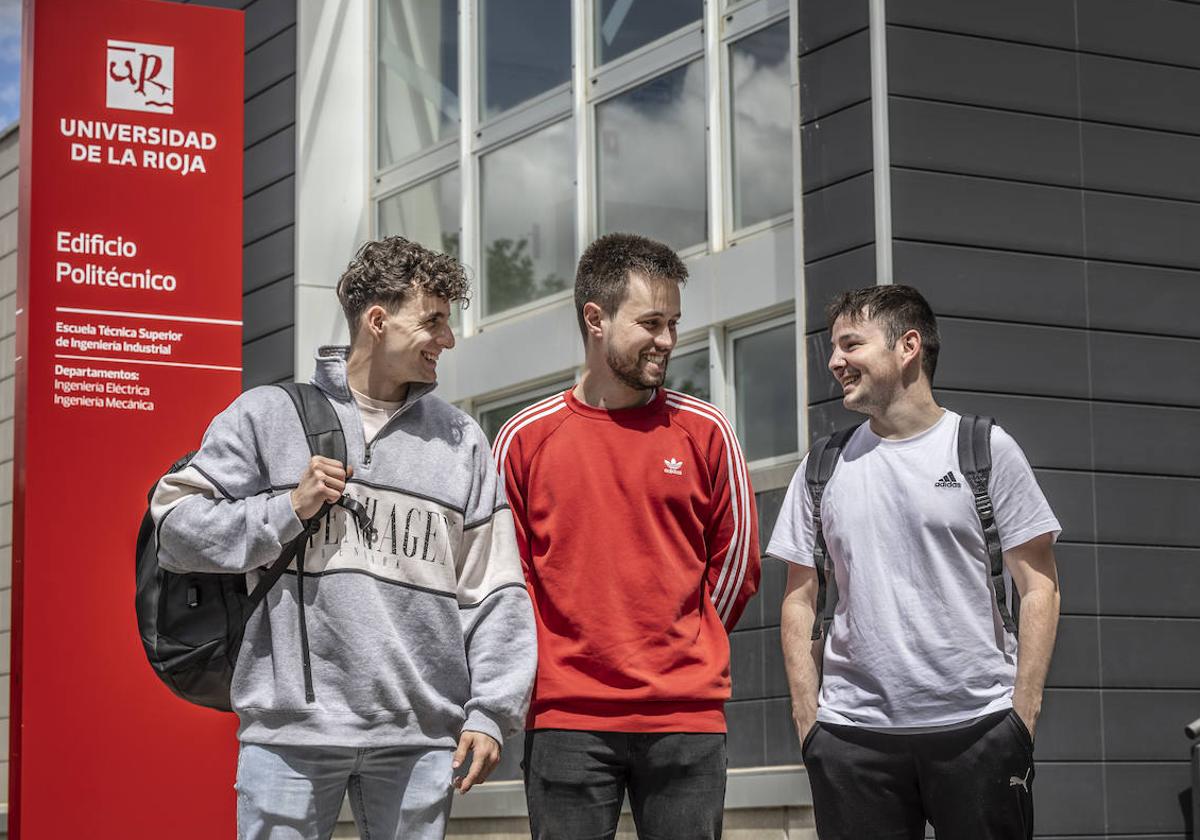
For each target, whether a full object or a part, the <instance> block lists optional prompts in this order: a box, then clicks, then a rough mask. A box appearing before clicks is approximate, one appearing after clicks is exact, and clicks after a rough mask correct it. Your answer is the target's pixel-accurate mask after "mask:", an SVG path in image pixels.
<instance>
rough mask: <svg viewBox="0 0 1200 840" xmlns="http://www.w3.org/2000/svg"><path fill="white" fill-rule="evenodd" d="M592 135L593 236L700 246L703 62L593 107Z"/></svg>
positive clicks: (703, 234) (704, 218) (703, 218)
mask: <svg viewBox="0 0 1200 840" xmlns="http://www.w3.org/2000/svg"><path fill="white" fill-rule="evenodd" d="M596 131H597V156H598V158H599V163H600V172H599V183H598V188H599V190H598V191H599V202H600V233H612V232H615V231H629V232H635V233H640V234H642V235H644V236H649V237H652V238H654V239H658V240H661V241H663V242H665V243H666V244H668V245H670V246H671V247H673V248H676V249H682V248H686V247H689V246H691V245H696V244H698V243H701V242H704V241H706V240H707V238H708V237H707V225H708V208H707V196H706V183H707V182H706V175H705V141H704V137H705V135H704V62H703V61H693V62H692V63H691V64H687V65H684V66H683V67H680V68H678V69H675V70H672V71H670V72H669V73H666V74H664V75H662V76H659V77H658V78H656V79H652V80H651V81H649V82H647V83H645V84H644V85H641V86H639V87H636V88H634V89H633V90H630V91H628V92H626V93H623V94H621V95H620V96H617V97H615V98H613V99H610V100H608V101H606V102H604V103H602V104H600V105H599V106H597V108H596ZM789 142H790V141H789ZM788 148H789V149H790V148H791V146H790V145H789V147H788Z"/></svg>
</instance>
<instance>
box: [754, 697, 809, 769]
mask: <svg viewBox="0 0 1200 840" xmlns="http://www.w3.org/2000/svg"><path fill="white" fill-rule="evenodd" d="M764 716H765V720H764V723H765V728H766V732H765V736H766V741H767V745H766V746H767V748H766V758H767V764H770V765H780V764H801V763H803V761H804V758H803V757H802V756H801V755H800V738H799V737H798V736H797V734H796V725H795V724H794V723H793V722H792V704H791V701H790V700H785V699H778V700H767V701H766V703H765V704H764Z"/></svg>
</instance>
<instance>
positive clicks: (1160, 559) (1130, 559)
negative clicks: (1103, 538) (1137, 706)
mask: <svg viewBox="0 0 1200 840" xmlns="http://www.w3.org/2000/svg"><path fill="white" fill-rule="evenodd" d="M1097 560H1098V570H1099V578H1100V608H1101V609H1102V610H1103V611H1104V613H1105V614H1107V615H1132V616H1137V615H1143V616H1145V615H1150V616H1178V617H1183V618H1200V549H1195V548H1139V547H1136V546H1100V547H1099V548H1098V549H1097ZM1196 717H1200V707H1198V708H1197V710H1196Z"/></svg>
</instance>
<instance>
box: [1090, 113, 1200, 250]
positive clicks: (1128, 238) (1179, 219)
mask: <svg viewBox="0 0 1200 840" xmlns="http://www.w3.org/2000/svg"><path fill="white" fill-rule="evenodd" d="M1197 93H1198V94H1200V90H1197ZM1083 197H1084V207H1085V209H1086V211H1087V248H1088V252H1087V253H1088V256H1089V257H1091V258H1093V259H1101V260H1117V261H1121V262H1134V263H1147V264H1150V265H1163V266H1170V267H1175V268H1200V237H1198V236H1197V235H1196V232H1197V231H1198V230H1200V204H1194V203H1192V202H1184V201H1168V200H1166V199H1157V198H1136V197H1133V196H1127V195H1112V194H1108V193H1095V192H1087V193H1084V194H1083Z"/></svg>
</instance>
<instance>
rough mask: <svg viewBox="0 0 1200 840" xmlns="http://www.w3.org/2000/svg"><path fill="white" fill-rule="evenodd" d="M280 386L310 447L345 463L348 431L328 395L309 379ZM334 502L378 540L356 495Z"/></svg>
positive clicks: (371, 538)
mask: <svg viewBox="0 0 1200 840" xmlns="http://www.w3.org/2000/svg"><path fill="white" fill-rule="evenodd" d="M278 387H280V388H282V389H283V390H284V391H286V392H287V395H288V396H289V397H291V398H292V403H293V404H294V405H295V406H296V414H298V415H299V416H300V423H301V425H303V426H304V435H305V437H306V438H307V439H308V451H309V452H311V453H312V454H313V455H320V456H322V457H324V458H329V459H330V460H333V461H337V462H338V463H339V464H345V463H346V462H347V459H348V456H347V454H346V434H345V432H344V431H343V430H342V421H341V420H340V419H338V416H337V412H336V411H334V410H333V406H332V405H330V403H329V398H328V397H326V396H325V394H324V393H323V392H322V391H321V389H320V388H318V387H317V386H316V385H312V384H310V383H308V382H281V383H279V386H278ZM335 504H338V505H341V506H342V507H344V508H345V509H346V510H348V511H349V512H350V514H351V515H352V516H353V517H354V520H355V522H356V523H357V525H358V527H359V529H360V530H361V531H362V532H363V537H364V539H365V540H366V541H367V544H368V545H370V544H371V543H373V542H374V541H375V536H376V534H375V528H374V527H373V526H372V525H371V517H370V515H369V514H368V513H367V508H366V506H365V505H363V504H362V502H359V501H358V500H357V499H351V498H350V497H349V496H345V495H343V496H342V498H341V499H339V500H338V501H337V502H335ZM329 507H330V504H329V503H328V502H327V503H326V504H324V505H323V506H322V507H321V510H320V512H318V513H317V515H316V516H315V517H314V520H317V519H320V518H322V517H323V516H324V515H325V513H326V512H327V511H328V510H329Z"/></svg>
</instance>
